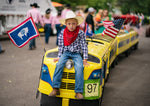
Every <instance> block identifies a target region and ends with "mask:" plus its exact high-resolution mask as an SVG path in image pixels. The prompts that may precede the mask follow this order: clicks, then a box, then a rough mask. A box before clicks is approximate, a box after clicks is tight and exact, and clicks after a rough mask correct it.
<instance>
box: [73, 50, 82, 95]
mask: <svg viewBox="0 0 150 106" xmlns="http://www.w3.org/2000/svg"><path fill="white" fill-rule="evenodd" d="M72 59H73V61H74V67H75V92H76V93H83V84H84V76H83V69H84V67H83V61H82V57H81V54H79V53H75V54H74V55H72Z"/></svg>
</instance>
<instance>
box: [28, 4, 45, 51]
mask: <svg viewBox="0 0 150 106" xmlns="http://www.w3.org/2000/svg"><path fill="white" fill-rule="evenodd" d="M30 6H31V7H32V8H31V9H30V10H28V12H27V18H29V17H32V18H33V21H34V22H35V24H36V26H37V24H38V23H39V22H40V23H41V25H42V27H43V26H44V25H43V22H42V16H41V14H40V11H39V10H38V9H37V8H40V7H39V6H38V4H37V3H33V4H30ZM35 48H36V43H35V38H33V39H31V40H30V42H29V50H34V49H35Z"/></svg>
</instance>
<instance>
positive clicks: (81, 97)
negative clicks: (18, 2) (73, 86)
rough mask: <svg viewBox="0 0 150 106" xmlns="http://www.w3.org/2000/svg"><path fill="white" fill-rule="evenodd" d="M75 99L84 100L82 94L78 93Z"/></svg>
mask: <svg viewBox="0 0 150 106" xmlns="http://www.w3.org/2000/svg"><path fill="white" fill-rule="evenodd" d="M75 98H76V99H84V97H83V95H82V93H76V96H75Z"/></svg>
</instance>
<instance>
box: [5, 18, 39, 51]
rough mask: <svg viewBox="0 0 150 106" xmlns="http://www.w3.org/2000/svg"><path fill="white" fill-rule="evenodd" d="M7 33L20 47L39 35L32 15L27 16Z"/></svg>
mask: <svg viewBox="0 0 150 106" xmlns="http://www.w3.org/2000/svg"><path fill="white" fill-rule="evenodd" d="M7 33H8V36H9V38H10V39H11V41H12V42H13V44H14V45H16V46H17V47H19V48H21V47H23V46H24V45H26V44H27V43H28V42H29V41H30V40H31V39H33V38H35V37H37V36H39V32H38V30H37V28H36V25H35V23H34V21H33V19H32V17H29V18H27V19H26V20H25V21H23V22H22V23H20V24H19V25H17V26H16V27H14V28H13V29H11V30H10V31H8V32H7Z"/></svg>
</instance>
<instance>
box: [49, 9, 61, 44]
mask: <svg viewBox="0 0 150 106" xmlns="http://www.w3.org/2000/svg"><path fill="white" fill-rule="evenodd" d="M61 12H62V10H58V14H57V16H56V17H54V18H53V22H52V28H54V27H56V30H57V39H56V45H58V36H59V33H60V32H61V30H62V29H63V27H64V25H61V23H60V21H59V20H60V19H61Z"/></svg>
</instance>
